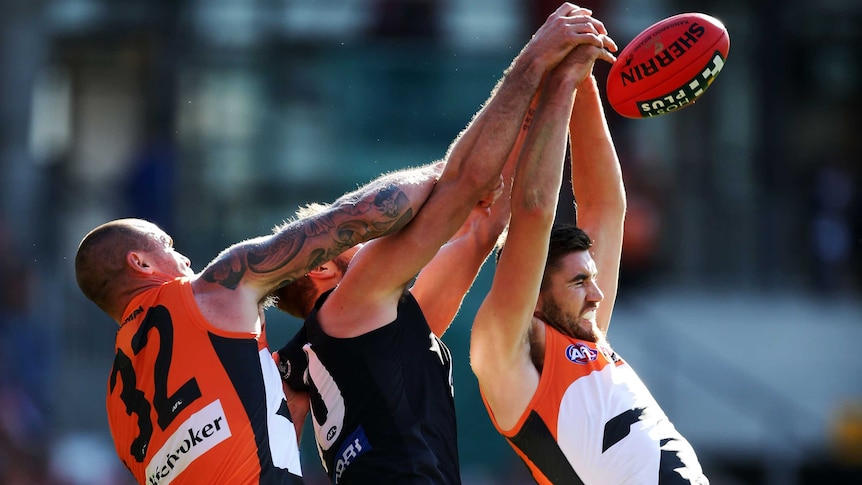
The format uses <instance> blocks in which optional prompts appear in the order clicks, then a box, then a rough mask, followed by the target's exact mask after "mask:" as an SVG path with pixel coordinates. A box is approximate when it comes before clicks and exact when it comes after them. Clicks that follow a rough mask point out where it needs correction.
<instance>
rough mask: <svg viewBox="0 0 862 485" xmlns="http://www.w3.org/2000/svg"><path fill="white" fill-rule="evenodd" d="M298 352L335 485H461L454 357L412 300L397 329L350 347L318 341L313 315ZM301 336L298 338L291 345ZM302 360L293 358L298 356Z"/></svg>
mask: <svg viewBox="0 0 862 485" xmlns="http://www.w3.org/2000/svg"><path fill="white" fill-rule="evenodd" d="M327 296H328V294H325V295H324V296H322V297H321V298H320V300H318V302H317V304H316V305H315V308H314V310H313V311H312V313H311V314H310V315H309V317H308V318H307V319H306V320H305V326H304V336H305V337H306V339H307V341H306V343H305V344H304V345H302V346H301V347H300V346H299V345H297V344H298V342H297V341H293V342H292V343H291V344H288V345H287V346H285V349H283V350H284V351H288V349H293V352H294V355H292V356H290V359H289V360H290V361H291V362H292V364H291V365H292V367H293V368H294V369H293V372H291V374H293V375H294V376H295V375H296V372H297V371H298V369H296V367H298V366H297V358H296V357H297V355H296V352H297V349H299V348H302V350H304V354H305V357H306V358H307V361H305V362H303V363H302V364H303V365H307V369H305V372H303V375H304V376H305V379H304V381H305V383H306V384H307V385H308V387H309V391H310V394H311V411H312V423H313V425H314V433H315V438H316V441H317V446H318V449H319V452H320V456H321V458H322V461H323V465H324V468H325V469H326V472H327V474H328V475H329V477H330V478H331V479H332V483H333V484H339V485H349V484H379V483H383V482H381V480H386V482H387V483H397V484H435V485H445V484H459V483H461V479H460V471H459V466H458V447H457V435H456V426H455V402H454V398H453V391H452V358H451V353H450V352H449V349H448V348H447V347H446V346H445V345H444V344H443V342H442V341H441V340H440V339H439V338H437V336H436V335H434V333H433V332H431V329H430V327H429V326H428V322H427V321H426V320H425V316H424V315H423V313H422V310H421V309H420V308H419V304H418V303H417V302H416V299H415V298H413V295H411V294H410V293H406V294H405V296H404V297H403V298H402V300H401V301H400V302H399V304H398V317H397V318H396V319H395V321H393V322H391V323H389V324H388V325H385V326H383V327H381V328H378V329H376V330H374V331H371V332H368V333H366V334H364V335H361V336H358V337H354V338H344V339H341V338H333V337H330V336H328V335H326V334H325V333H324V332H323V330H322V329H321V328H320V324H319V323H318V321H317V311H318V309H319V308H320V306H321V305H322V304H323V301H325V299H326V297H327ZM302 337H303V332H300V333H299V334H298V338H302ZM300 357H301V356H300Z"/></svg>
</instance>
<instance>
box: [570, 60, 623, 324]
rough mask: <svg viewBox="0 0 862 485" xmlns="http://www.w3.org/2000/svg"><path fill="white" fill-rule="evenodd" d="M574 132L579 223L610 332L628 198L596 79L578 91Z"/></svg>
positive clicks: (600, 316)
mask: <svg viewBox="0 0 862 485" xmlns="http://www.w3.org/2000/svg"><path fill="white" fill-rule="evenodd" d="M569 133H570V136H571V150H572V189H573V190H574V194H575V200H576V203H577V219H578V220H577V224H578V227H580V228H581V229H583V230H584V231H585V232H586V233H587V234H589V236H590V238H591V239H592V241H593V247H592V248H591V250H590V251H591V253H592V256H593V259H594V260H595V262H596V267H597V268H598V270H599V273H598V279H597V283H598V286H599V288H601V289H602V292H603V293H604V300H602V303H601V305H599V310H598V315H597V318H596V324H597V325H598V327H599V328H600V329H601V330H602V332H607V330H608V325H609V324H610V320H611V313H613V309H614V301H615V300H616V295H617V285H618V281H619V272H620V256H621V251H622V243H623V221H624V219H625V212H626V194H625V189H624V187H623V178H622V171H621V170H620V164H619V159H618V158H617V151H616V149H615V147H614V143H613V139H612V138H611V133H610V130H609V129H608V123H607V119H606V118H605V113H604V110H603V108H602V102H601V98H600V97H599V89H598V87H597V86H596V79H595V77H593V76H590V77H588V78H587V79H586V80H585V81H584V82H583V83H581V85H580V86H579V87H578V97H577V99H576V100H575V107H574V112H573V114H572V118H571V122H570V124H569Z"/></svg>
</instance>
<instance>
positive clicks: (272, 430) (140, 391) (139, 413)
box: [75, 164, 440, 485]
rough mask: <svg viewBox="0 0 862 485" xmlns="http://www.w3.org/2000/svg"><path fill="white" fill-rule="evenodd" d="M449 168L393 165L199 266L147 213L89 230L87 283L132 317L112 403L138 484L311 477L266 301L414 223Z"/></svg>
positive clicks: (106, 307)
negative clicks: (270, 343) (270, 339)
mask: <svg viewBox="0 0 862 485" xmlns="http://www.w3.org/2000/svg"><path fill="white" fill-rule="evenodd" d="M439 175H440V167H439V166H438V165H436V164H430V165H426V166H424V167H419V168H415V169H409V170H404V171H400V172H395V173H391V174H386V175H384V176H381V177H379V178H378V179H377V180H375V181H373V182H372V183H369V184H367V185H366V186H364V187H362V188H360V189H358V190H356V191H354V192H351V193H349V194H346V195H344V196H342V197H341V198H339V199H338V200H337V201H336V202H334V203H333V204H331V205H329V206H327V207H325V210H323V211H322V212H320V213H319V214H317V215H315V216H313V217H309V218H305V219H299V220H295V221H292V222H290V223H288V224H285V225H284V226H283V227H282V229H281V230H280V231H278V232H277V233H274V234H270V235H266V236H261V237H257V238H253V239H249V240H246V241H242V242H239V243H237V244H234V245H232V246H230V247H229V248H227V249H225V250H224V251H222V252H221V254H219V255H218V256H217V257H216V258H215V259H214V260H213V261H212V262H210V263H209V264H208V265H207V266H206V267H205V268H204V269H203V271H201V272H200V273H195V272H193V271H192V269H191V263H190V261H189V260H188V258H186V257H185V256H183V255H182V254H180V253H179V252H177V251H176V250H175V249H174V245H173V240H172V239H171V237H170V236H169V235H167V234H166V233H165V232H164V231H163V230H162V229H160V228H159V227H158V226H156V225H155V224H152V223H151V222H148V221H145V220H141V219H119V220H114V221H110V222H108V223H105V224H102V225H100V226H98V227H97V228H95V229H93V230H92V231H90V232H89V233H88V234H87V235H86V236H85V237H84V238H83V240H82V241H81V244H80V246H79V248H78V252H77V255H76V259H75V272H76V278H77V282H78V285H79V287H80V289H81V291H82V292H83V293H84V295H85V296H87V298H89V299H90V300H92V301H93V302H94V303H96V305H98V306H99V308H101V309H102V310H103V311H104V312H105V313H107V314H108V315H109V316H110V317H111V318H113V319H114V320H115V321H116V322H117V323H118V324H119V326H120V328H119V331H118V333H117V338H116V347H115V359H114V364H113V368H112V369H111V372H110V378H109V382H108V389H107V412H108V420H109V425H110V429H111V434H112V437H113V440H114V444H115V447H116V451H117V454H118V455H119V457H120V458H121V459H122V461H123V463H124V464H125V465H126V467H127V468H128V469H129V470H130V471H131V473H132V474H133V475H134V477H135V479H136V480H137V481H138V482H139V483H142V484H143V483H149V484H152V485H155V484H158V483H165V482H172V483H175V484H182V483H273V484H287V483H301V478H300V476H301V470H300V464H299V452H298V449H297V447H298V444H297V443H298V440H297V436H298V430H296V429H295V428H294V425H293V423H292V422H291V416H290V413H289V412H288V406H287V403H286V402H285V395H284V392H283V390H282V381H281V379H280V377H279V374H278V370H277V369H276V366H275V363H274V361H273V360H272V357H271V354H270V352H269V351H268V349H267V342H266V336H265V328H264V324H263V321H262V318H261V314H260V310H261V306H262V303H263V302H264V300H265V299H266V298H267V297H268V295H270V294H271V293H272V292H273V291H274V290H275V289H277V288H278V287H280V286H282V285H286V284H288V283H290V282H292V281H294V280H296V279H297V278H299V277H301V276H302V275H303V274H305V273H306V272H308V271H310V270H312V269H313V268H316V267H317V266H318V265H320V264H321V263H323V262H325V261H328V260H330V259H332V258H333V257H335V256H337V255H339V254H341V253H342V252H343V251H345V250H348V249H349V248H351V247H353V246H354V245H356V244H358V243H361V242H364V241H368V240H370V239H372V238H375V237H379V236H384V235H386V234H390V233H392V232H394V231H397V230H398V229H399V228H401V227H402V226H404V225H405V224H406V223H407V222H408V221H409V220H410V219H411V218H412V217H413V216H414V214H415V213H416V212H417V209H418V208H419V207H420V206H421V204H422V203H423V202H424V201H425V199H426V198H427V196H428V194H429V193H430V192H431V190H432V188H433V186H434V184H435V182H436V179H437V178H438V177H439ZM303 416H304V415H303ZM301 424H302V423H301V422H298V423H297V426H301Z"/></svg>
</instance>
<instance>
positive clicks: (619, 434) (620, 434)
mask: <svg viewBox="0 0 862 485" xmlns="http://www.w3.org/2000/svg"><path fill="white" fill-rule="evenodd" d="M644 411H645V408H635V409H629V410H628V411H625V412H623V413H620V414H618V415H616V416H614V417H613V418H611V419H610V420H608V422H607V423H605V433H604V438H603V439H602V453H604V452H606V451H608V448H610V447H611V446H614V445H615V444H617V443H619V442H620V441H622V439H623V438H625V437H626V436H628V435H629V432H631V429H632V425H633V424H635V423H637V422H638V421H640V419H641V415H642V414H644Z"/></svg>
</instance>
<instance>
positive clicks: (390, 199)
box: [192, 162, 443, 330]
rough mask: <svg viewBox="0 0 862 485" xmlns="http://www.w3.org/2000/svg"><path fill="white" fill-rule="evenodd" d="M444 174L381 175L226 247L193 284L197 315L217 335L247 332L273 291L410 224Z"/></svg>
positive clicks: (427, 169) (437, 168) (439, 166)
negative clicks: (220, 330) (273, 228)
mask: <svg viewBox="0 0 862 485" xmlns="http://www.w3.org/2000/svg"><path fill="white" fill-rule="evenodd" d="M442 170H443V163H442V162H437V163H433V164H429V165H425V166H423V167H419V168H414V169H407V170H402V171H399V172H394V173H390V174H386V175H383V176H381V177H379V178H377V179H376V180H374V181H372V182H370V183H369V184H367V185H365V186H363V187H360V188H359V189H357V190H355V191H353V192H350V193H348V194H345V195H343V196H342V197H340V198H339V199H338V200H336V201H335V202H333V203H332V204H330V205H328V206H326V207H325V208H324V209H323V210H322V211H320V212H319V213H316V214H315V215H312V216H308V217H303V218H300V219H297V220H293V221H291V222H288V223H286V224H283V225H282V226H280V227H278V228H277V230H276V231H275V232H274V233H273V234H271V235H267V236H260V237H257V238H253V239H249V240H246V241H242V242H239V243H237V244H234V245H233V246H230V247H229V248H227V249H225V250H224V251H222V252H221V254H219V255H218V256H217V257H216V258H215V259H214V260H213V261H212V262H211V263H210V264H209V265H207V267H206V268H204V270H203V271H202V272H201V273H200V274H199V275H197V276H196V277H195V278H194V279H193V280H192V285H193V290H194V292H195V299H196V301H197V302H198V305H199V306H200V307H201V311H202V312H203V313H204V316H205V317H207V319H208V320H209V321H210V322H211V323H213V324H214V325H216V326H218V327H220V328H231V329H237V330H240V328H236V326H237V325H238V324H239V325H240V327H241V329H247V328H248V327H247V323H248V322H249V321H255V320H256V318H252V314H251V312H250V310H255V316H256V307H257V304H258V303H259V302H260V301H261V300H263V299H264V298H265V297H266V296H267V295H268V294H270V293H271V292H272V291H274V290H275V289H276V288H279V287H281V286H284V285H286V284H288V283H291V282H293V281H295V280H296V279H297V278H299V277H301V276H303V275H304V274H305V273H307V272H308V271H309V270H311V269H313V268H314V267H316V266H318V265H320V264H322V263H324V262H326V261H329V260H331V259H332V258H334V257H335V256H337V255H339V254H341V253H342V252H344V251H345V250H347V249H349V248H351V247H353V246H355V245H356V244H358V243H361V242H365V241H368V240H370V239H373V238H376V237H380V236H385V235H387V234H391V233H393V232H396V231H398V230H399V229H400V228H401V227H403V226H404V225H405V224H407V222H409V221H410V220H411V219H412V218H413V216H414V215H415V214H416V212H417V210H418V209H419V207H421V205H422V204H423V203H424V202H425V199H427V197H428V195H429V194H430V193H431V190H432V189H433V187H434V184H435V183H436V181H437V179H438V178H439V176H440V173H441V172H442ZM246 308H249V310H246ZM237 312H242V314H241V315H238V314H237ZM219 322H223V323H221V324H220V323H219ZM241 322H242V323H241Z"/></svg>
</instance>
